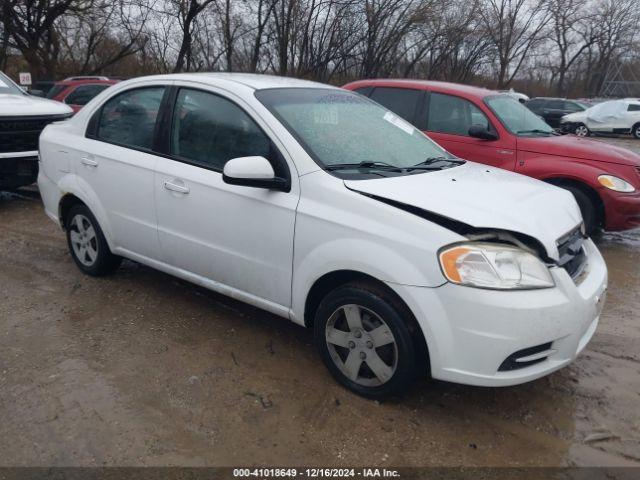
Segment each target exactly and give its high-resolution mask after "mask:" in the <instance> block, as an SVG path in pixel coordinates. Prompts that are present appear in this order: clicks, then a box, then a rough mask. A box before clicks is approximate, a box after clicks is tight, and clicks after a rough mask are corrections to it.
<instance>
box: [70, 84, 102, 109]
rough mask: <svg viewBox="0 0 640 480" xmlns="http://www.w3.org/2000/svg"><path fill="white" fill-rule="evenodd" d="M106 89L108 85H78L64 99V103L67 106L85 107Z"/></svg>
mask: <svg viewBox="0 0 640 480" xmlns="http://www.w3.org/2000/svg"><path fill="white" fill-rule="evenodd" d="M108 87H109V85H104V84H98V85H80V86H79V87H78V88H76V89H75V90H74V91H73V92H71V93H70V94H69V95H68V96H67V98H65V99H64V103H66V104H68V105H86V104H87V103H89V101H90V100H92V99H93V97H95V96H96V95H98V94H99V93H100V92H102V91H103V90H105V89H107V88H108Z"/></svg>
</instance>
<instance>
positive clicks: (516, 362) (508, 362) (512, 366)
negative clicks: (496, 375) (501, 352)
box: [498, 342, 554, 372]
mask: <svg viewBox="0 0 640 480" xmlns="http://www.w3.org/2000/svg"><path fill="white" fill-rule="evenodd" d="M551 343H552V342H549V343H543V344H542V345H536V346H535V347H529V348H523V349H522V350H518V351H517V352H515V353H512V354H511V355H509V356H508V357H507V358H505V360H504V362H502V363H501V364H500V367H499V368H498V371H499V372H510V371H511V370H518V369H520V368H525V367H530V366H531V365H535V364H536V363H540V362H544V361H545V360H546V359H547V356H542V357H539V358H535V359H533V360H526V361H522V360H520V359H522V358H526V357H530V356H532V355H535V354H537V353H542V352H547V351H549V350H551ZM551 353H554V352H553V351H549V354H551Z"/></svg>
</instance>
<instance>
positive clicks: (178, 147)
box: [171, 88, 277, 170]
mask: <svg viewBox="0 0 640 480" xmlns="http://www.w3.org/2000/svg"><path fill="white" fill-rule="evenodd" d="M271 153H272V152H271V140H270V139H269V137H267V136H266V135H265V134H264V132H263V131H262V130H261V129H260V127H259V126H258V125H257V124H256V123H255V121H254V120H253V119H252V118H251V117H249V115H248V114H247V113H245V112H244V111H243V110H242V109H241V108H240V107H238V106H237V105H236V104H235V103H233V102H231V101H229V100H227V99H225V98H223V97H220V96H218V95H214V94H212V93H208V92H203V91H200V90H191V89H187V88H183V89H181V90H180V91H179V93H178V97H177V99H176V105H175V109H174V114H173V125H172V128H171V154H172V155H174V156H176V157H178V158H182V159H185V160H189V161H191V162H195V163H198V164H201V165H203V166H205V167H208V168H211V169H214V170H222V168H223V167H224V164H225V163H227V161H229V160H231V159H232V158H237V157H249V156H254V155H258V156H263V157H265V158H270V157H271ZM274 167H275V166H274ZM276 170H277V169H276Z"/></svg>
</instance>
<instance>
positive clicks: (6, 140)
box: [0, 115, 68, 153]
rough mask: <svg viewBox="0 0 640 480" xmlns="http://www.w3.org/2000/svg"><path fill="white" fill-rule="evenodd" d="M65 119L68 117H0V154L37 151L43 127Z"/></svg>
mask: <svg viewBox="0 0 640 480" xmlns="http://www.w3.org/2000/svg"><path fill="white" fill-rule="evenodd" d="M67 117H68V115H43V116H37V117H0V153H10V152H29V151H33V150H38V138H39V137H40V133H41V132H42V130H44V127H46V126H47V125H48V124H50V123H51V122H55V121H57V120H64V119H65V118H67Z"/></svg>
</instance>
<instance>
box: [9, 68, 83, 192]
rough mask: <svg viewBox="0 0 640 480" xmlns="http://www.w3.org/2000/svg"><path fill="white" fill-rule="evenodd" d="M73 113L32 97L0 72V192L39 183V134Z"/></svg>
mask: <svg viewBox="0 0 640 480" xmlns="http://www.w3.org/2000/svg"><path fill="white" fill-rule="evenodd" d="M71 114H72V112H71V109H70V108H69V107H67V106H66V105H61V104H60V103H58V102H52V101H51V100H45V99H43V98H38V97H34V96H31V95H29V94H28V93H26V92H25V91H24V90H22V89H21V88H20V87H19V86H18V85H16V84H15V83H14V82H13V81H12V80H11V79H10V78H9V77H7V76H6V75H5V74H4V73H2V72H0V190H12V189H15V188H18V187H23V186H25V185H30V184H32V183H33V182H35V181H36V178H37V176H38V136H39V135H40V132H41V131H42V129H43V128H44V127H45V126H46V125H47V124H49V123H51V122H55V121H59V120H64V119H65V118H68V117H69V116H70V115H71Z"/></svg>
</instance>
